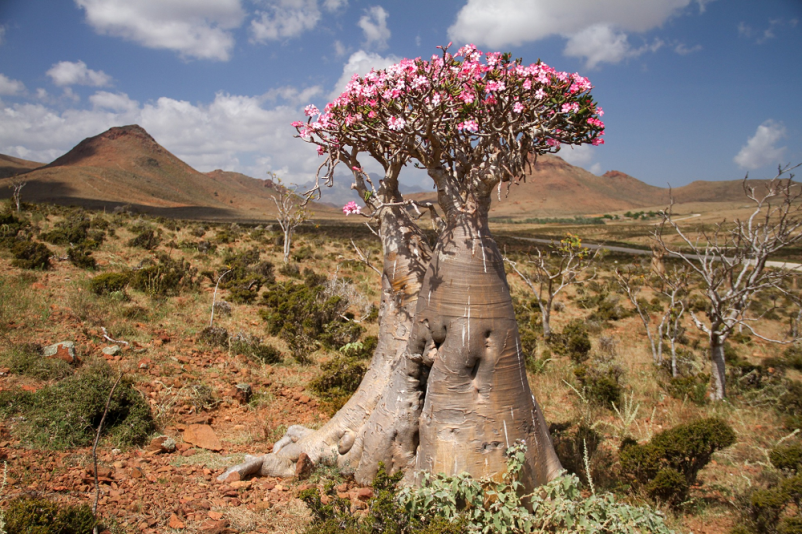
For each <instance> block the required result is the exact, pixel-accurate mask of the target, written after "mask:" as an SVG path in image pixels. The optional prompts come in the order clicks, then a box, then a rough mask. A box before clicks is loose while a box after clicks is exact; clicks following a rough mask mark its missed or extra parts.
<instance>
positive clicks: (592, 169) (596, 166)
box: [588, 162, 602, 176]
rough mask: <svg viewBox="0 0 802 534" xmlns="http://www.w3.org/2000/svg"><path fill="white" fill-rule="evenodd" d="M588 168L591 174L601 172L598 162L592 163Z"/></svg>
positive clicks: (597, 174)
mask: <svg viewBox="0 0 802 534" xmlns="http://www.w3.org/2000/svg"><path fill="white" fill-rule="evenodd" d="M588 170H589V171H590V172H592V173H593V174H595V175H596V176H599V175H600V174H601V173H602V166H601V163H598V162H597V163H594V164H593V165H591V166H590V168H589V169H588Z"/></svg>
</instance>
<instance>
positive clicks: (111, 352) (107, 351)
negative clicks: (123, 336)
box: [102, 345, 123, 356]
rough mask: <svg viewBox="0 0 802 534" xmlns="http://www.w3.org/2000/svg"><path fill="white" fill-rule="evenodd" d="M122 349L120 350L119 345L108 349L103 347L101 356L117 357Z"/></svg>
mask: <svg viewBox="0 0 802 534" xmlns="http://www.w3.org/2000/svg"><path fill="white" fill-rule="evenodd" d="M122 351H123V349H121V348H120V346H119V345H109V346H108V347H103V351H102V352H103V354H105V355H106V356H117V355H119V354H120V353H121V352H122Z"/></svg>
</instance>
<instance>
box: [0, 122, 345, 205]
mask: <svg viewBox="0 0 802 534" xmlns="http://www.w3.org/2000/svg"><path fill="white" fill-rule="evenodd" d="M24 177H25V179H26V180H27V182H28V184H27V185H26V187H25V189H24V192H23V199H24V200H27V201H39V202H53V203H57V204H76V205H80V206H85V207H92V208H101V207H103V208H114V207H116V206H119V205H122V204H128V205H132V206H134V207H135V208H136V209H140V210H142V211H147V212H151V213H155V214H160V215H166V216H175V217H188V218H210V219H218V218H219V219H265V218H272V217H273V216H274V215H275V212H276V208H275V204H274V203H273V200H272V198H271V195H272V194H274V193H275V192H276V191H275V188H274V187H275V185H274V184H273V182H272V181H269V180H257V179H255V178H251V177H248V176H245V175H244V174H239V173H232V172H225V171H222V170H217V171H212V172H210V173H201V172H198V171H196V170H195V169H193V168H192V167H190V166H189V165H188V164H186V163H185V162H183V161H182V160H180V159H179V158H177V157H176V156H175V155H173V154H172V153H170V152H169V151H168V150H167V149H165V148H164V147H162V146H161V145H160V144H159V143H157V142H156V140H155V139H153V137H151V136H150V134H148V133H147V132H146V131H145V130H144V129H143V128H141V127H140V126H138V125H129V126H121V127H115V128H111V129H109V130H107V131H105V132H103V133H101V134H100V135H97V136H94V137H89V138H87V139H84V140H83V141H81V142H80V143H78V145H76V146H75V147H74V148H73V149H72V150H70V151H69V152H67V153H66V154H64V155H63V156H61V157H60V158H58V159H56V160H55V161H53V162H52V163H50V164H48V165H45V166H43V167H40V168H36V169H34V170H31V171H29V172H27V173H26V174H24ZM5 181H8V179H6V180H5ZM2 182H3V181H0V187H2ZM0 194H2V191H0ZM313 211H314V212H315V213H316V214H333V213H334V210H333V209H332V208H330V207H328V206H323V205H316V206H313Z"/></svg>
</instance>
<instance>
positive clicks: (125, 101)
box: [89, 91, 139, 112]
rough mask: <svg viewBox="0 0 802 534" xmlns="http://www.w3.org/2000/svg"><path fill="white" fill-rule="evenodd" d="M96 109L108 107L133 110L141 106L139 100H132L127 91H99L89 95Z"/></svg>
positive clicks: (127, 110)
mask: <svg viewBox="0 0 802 534" xmlns="http://www.w3.org/2000/svg"><path fill="white" fill-rule="evenodd" d="M89 102H91V103H92V106H93V107H94V109H106V110H110V111H117V112H133V111H136V110H137V109H138V108H139V102H137V101H136V100H131V99H130V98H128V95H127V94H125V93H109V92H106V91H98V92H97V93H95V94H93V95H92V96H90V97H89Z"/></svg>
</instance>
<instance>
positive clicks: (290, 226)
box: [268, 172, 309, 263]
mask: <svg viewBox="0 0 802 534" xmlns="http://www.w3.org/2000/svg"><path fill="white" fill-rule="evenodd" d="M268 174H269V175H270V176H271V178H272V179H273V183H274V189H275V191H276V194H274V195H271V197H272V198H273V202H274V203H275V204H276V210H277V213H276V220H277V221H278V224H279V226H281V230H282V232H284V263H288V262H289V261H290V249H291V246H292V234H293V233H294V232H295V229H296V228H298V226H300V225H301V224H302V223H303V222H304V221H306V220H307V219H308V218H309V212H308V210H307V206H306V202H305V199H304V198H303V197H302V196H300V195H299V194H298V193H296V187H295V186H293V187H287V186H285V185H283V184H282V183H281V178H279V177H278V176H276V174H275V173H272V172H270V173H268Z"/></svg>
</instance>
